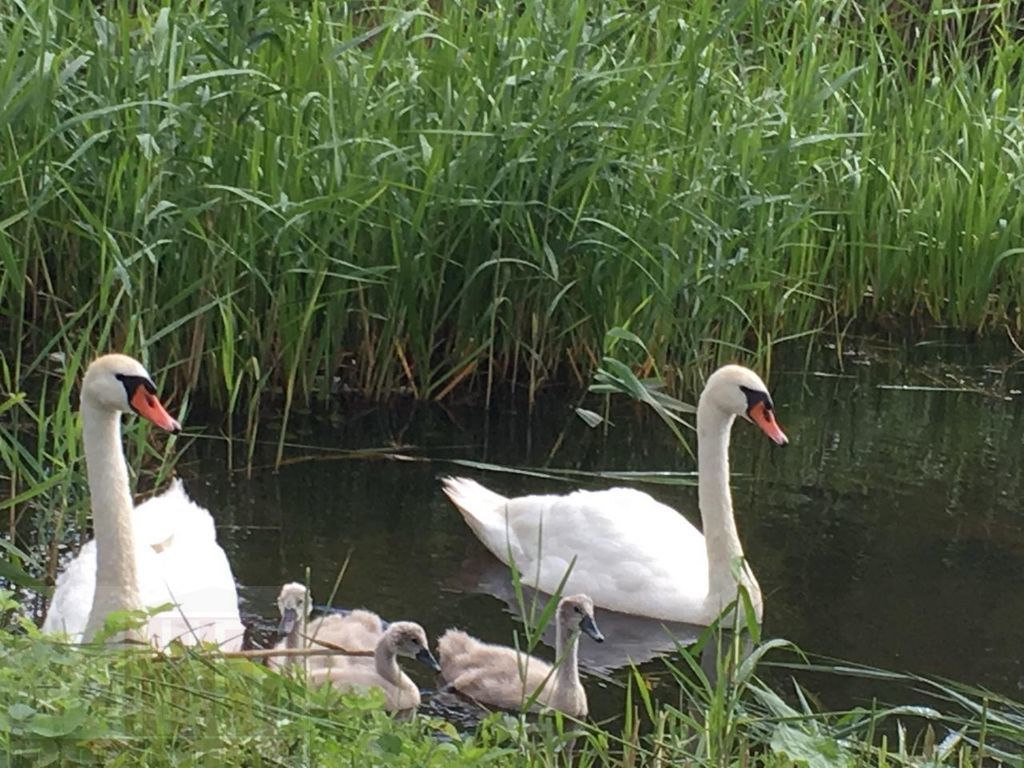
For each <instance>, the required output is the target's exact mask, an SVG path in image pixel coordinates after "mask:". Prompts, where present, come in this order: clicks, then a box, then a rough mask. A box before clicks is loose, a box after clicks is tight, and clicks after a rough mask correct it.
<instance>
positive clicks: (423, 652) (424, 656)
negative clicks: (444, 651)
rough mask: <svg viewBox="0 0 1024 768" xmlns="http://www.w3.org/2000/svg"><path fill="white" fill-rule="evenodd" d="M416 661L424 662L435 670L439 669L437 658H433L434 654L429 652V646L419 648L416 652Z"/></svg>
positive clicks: (438, 670)
mask: <svg viewBox="0 0 1024 768" xmlns="http://www.w3.org/2000/svg"><path fill="white" fill-rule="evenodd" d="M416 661H418V662H420V663H421V664H425V665H426V666H428V667H430V668H431V669H432V670H434V671H435V672H440V671H441V665H440V664H438V663H437V659H435V658H434V654H432V653H431V652H430V649H429V648H420V652H419V653H417V654H416Z"/></svg>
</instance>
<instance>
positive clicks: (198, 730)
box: [0, 633, 509, 767]
mask: <svg viewBox="0 0 1024 768" xmlns="http://www.w3.org/2000/svg"><path fill="white" fill-rule="evenodd" d="M0 659H2V662H3V663H2V665H0V701H2V705H0V756H2V757H0V763H3V764H5V765H46V764H52V765H61V766H65V765H104V766H113V765H147V766H191V765H195V766H209V765H222V766H253V767H255V766H281V765H295V766H299V765H304V766H312V765H323V766H334V765H338V766H341V765H344V766H351V765H360V766H362V765H367V766H369V765H389V766H391V765H395V766H404V765H408V766H449V765H451V766H460V765H484V764H487V765H507V764H509V763H508V762H507V761H503V760H502V757H503V755H504V754H505V752H506V750H505V749H503V748H499V747H494V748H492V747H488V746H486V745H484V746H479V747H477V746H474V745H473V744H470V743H469V742H466V741H464V740H462V739H460V738H459V737H458V735H457V734H456V733H455V731H454V729H453V728H451V726H448V725H447V724H445V723H443V722H441V721H432V720H424V719H422V718H418V719H415V720H413V721H411V722H406V723H401V722H397V721H395V720H394V719H392V718H391V717H389V716H388V715H387V714H385V713H384V712H383V710H382V708H381V701H379V700H377V699H375V698H373V697H370V698H368V699H367V698H360V697H355V696H347V695H346V696H342V695H339V694H338V693H337V692H335V691H333V689H330V688H326V689H323V690H310V689H307V688H306V687H305V686H304V685H303V684H301V683H300V682H297V681H295V680H291V679H288V678H286V677H283V676H281V675H279V674H277V673H276V672H272V671H271V670H269V669H267V668H265V667H261V666H257V665H256V664H253V663H251V662H249V661H247V660H216V661H211V660H206V659H203V658H201V657H199V656H196V655H194V654H190V653H182V654H181V655H178V656H171V657H168V658H165V659H154V658H153V657H152V655H149V654H146V655H143V654H141V653H135V652H120V653H118V652H114V651H103V650H96V649H93V650H72V649H68V648H67V647H63V646H61V645H59V644H56V643H54V642H52V641H47V640H43V639H39V638H35V639H32V638H28V637H25V636H12V635H9V634H6V633H4V634H2V635H0ZM4 758H6V762H4Z"/></svg>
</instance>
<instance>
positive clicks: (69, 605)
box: [43, 354, 244, 650]
mask: <svg viewBox="0 0 1024 768" xmlns="http://www.w3.org/2000/svg"><path fill="white" fill-rule="evenodd" d="M81 411H82V438H83V440H84V442H85V464H86V472H87V475H88V479H89V495H90V504H91V506H92V516H93V527H94V529H95V535H96V537H95V539H93V540H91V541H89V542H88V543H86V544H85V546H83V547H82V549H81V551H80V552H79V554H78V556H77V557H75V558H74V559H73V560H72V561H71V562H70V563H69V564H68V566H67V568H66V569H65V570H64V572H63V573H61V574H60V576H59V577H58V578H57V588H56V590H55V591H54V593H53V600H52V602H51V603H50V610H49V612H48V613H47V616H46V621H45V622H43V631H44V632H65V633H67V634H68V635H69V636H70V637H71V638H72V639H73V640H75V641H80V640H85V641H89V640H91V639H92V638H93V637H94V635H95V634H96V632H97V631H99V630H100V629H102V628H103V626H104V622H105V620H106V617H107V615H108V614H110V613H111V612H112V611H132V610H141V609H143V608H154V607H157V606H160V605H164V604H167V603H173V604H174V607H173V608H171V609H170V610H166V611H163V612H161V613H159V614H156V615H154V616H152V617H150V618H149V620H148V622H147V624H146V626H145V628H144V630H143V632H144V635H145V639H148V640H149V641H151V642H153V643H154V644H156V645H157V646H165V645H167V644H168V643H169V642H171V641H173V640H180V641H181V642H183V643H187V644H193V643H195V642H197V641H202V642H214V643H217V644H219V645H220V646H221V647H222V648H225V649H232V650H234V649H237V648H240V647H241V642H242V632H243V630H244V627H243V626H242V623H241V620H240V619H239V615H238V594H237V591H236V589H235V580H234V577H233V576H232V575H231V567H230V566H229V565H228V560H227V557H226V556H225V554H224V550H222V549H221V548H220V547H219V546H217V540H216V534H215V532H214V527H213V519H212V518H211V517H210V513H209V512H207V511H206V510H205V509H203V508H201V507H199V506H197V505H196V504H195V503H194V502H193V501H192V500H191V499H189V498H188V496H187V495H186V494H185V491H184V489H183V488H182V486H181V482H180V481H175V482H174V483H172V484H171V487H170V488H169V489H168V490H167V491H166V492H165V493H163V494H161V495H160V496H157V497H155V498H152V499H150V500H149V501H146V502H145V503H143V504H141V505H139V506H138V507H135V506H134V505H133V504H132V496H131V490H130V488H129V486H128V467H127V465H126V463H125V459H124V452H123V449H122V445H121V414H122V413H125V412H128V411H134V412H135V413H137V414H139V415H140V416H142V417H143V418H145V419H148V420H149V421H151V422H153V423H154V424H155V425H157V426H158V427H160V428H161V429H166V430H169V431H171V432H177V431H178V430H180V429H181V426H180V425H179V424H178V422H177V421H175V420H174V419H173V418H171V416H170V415H169V414H168V413H167V411H166V410H165V409H164V407H163V405H161V404H160V400H159V399H158V398H157V396H156V387H155V386H154V385H153V382H152V381H151V379H150V376H149V374H148V373H147V372H146V369H145V368H143V367H142V365H141V364H140V363H139V362H138V361H136V360H133V359H132V358H130V357H127V356H125V355H117V354H113V355H104V356H103V357H100V358H98V359H97V360H95V361H94V362H93V363H92V364H91V365H90V366H89V369H88V370H87V371H86V373H85V379H84V380H83V382H82V397H81ZM132 639H137V640H141V639H144V638H141V637H133V638H132Z"/></svg>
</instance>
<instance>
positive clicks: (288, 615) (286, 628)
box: [277, 608, 299, 635]
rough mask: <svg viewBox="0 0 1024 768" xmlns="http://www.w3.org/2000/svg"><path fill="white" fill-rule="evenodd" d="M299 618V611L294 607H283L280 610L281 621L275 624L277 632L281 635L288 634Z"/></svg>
mask: <svg viewBox="0 0 1024 768" xmlns="http://www.w3.org/2000/svg"><path fill="white" fill-rule="evenodd" d="M298 620H299V612H298V611H297V610H296V609H294V608H285V609H284V610H283V611H281V623H280V624H278V625H277V631H278V633H280V634H282V635H290V634H291V632H292V630H293V629H295V624H296V622H298Z"/></svg>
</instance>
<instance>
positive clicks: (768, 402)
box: [740, 385, 789, 445]
mask: <svg viewBox="0 0 1024 768" xmlns="http://www.w3.org/2000/svg"><path fill="white" fill-rule="evenodd" d="M740 389H741V390H743V394H744V395H746V397H747V412H746V413H745V414H744V417H745V418H746V419H747V421H749V422H751V423H752V424H756V425H757V427H758V428H759V429H760V430H761V431H762V432H764V433H765V434H766V435H767V436H768V439H769V440H771V441H772V442H773V443H775V444H776V445H786V444H787V443H789V438H788V437H786V433H785V432H783V431H782V428H781V427H780V426H779V422H778V421H776V420H775V406H774V405H773V404H772V399H771V397H769V396H768V393H767V392H762V391H760V390H756V389H749V388H748V387H744V386H742V385H740Z"/></svg>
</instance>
